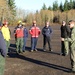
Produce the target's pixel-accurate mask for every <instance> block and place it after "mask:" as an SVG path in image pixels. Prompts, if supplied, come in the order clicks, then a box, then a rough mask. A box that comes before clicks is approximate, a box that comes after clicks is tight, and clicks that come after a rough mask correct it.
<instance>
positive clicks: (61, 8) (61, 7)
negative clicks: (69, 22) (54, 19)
mask: <svg viewBox="0 0 75 75" xmlns="http://www.w3.org/2000/svg"><path fill="white" fill-rule="evenodd" d="M59 9H60V10H61V12H63V11H64V8H63V5H62V2H61V4H60V6H59Z"/></svg>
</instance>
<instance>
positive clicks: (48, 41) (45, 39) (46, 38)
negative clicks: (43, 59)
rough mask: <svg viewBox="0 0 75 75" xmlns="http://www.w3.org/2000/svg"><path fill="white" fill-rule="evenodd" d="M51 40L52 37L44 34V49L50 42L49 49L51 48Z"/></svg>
mask: <svg viewBox="0 0 75 75" xmlns="http://www.w3.org/2000/svg"><path fill="white" fill-rule="evenodd" d="M50 42H51V40H50V37H46V36H44V38H43V49H45V48H46V43H48V46H49V50H51V44H50Z"/></svg>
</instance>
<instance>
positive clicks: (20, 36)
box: [14, 21, 52, 53]
mask: <svg viewBox="0 0 75 75" xmlns="http://www.w3.org/2000/svg"><path fill="white" fill-rule="evenodd" d="M28 32H29V34H30V35H31V52H33V51H37V49H36V45H37V41H38V37H39V35H40V33H41V30H40V28H39V27H38V26H37V25H36V21H33V25H32V27H30V29H29V31H28V30H27V28H26V27H25V23H22V21H19V22H18V25H17V27H15V30H14V34H15V41H16V50H17V53H22V52H25V46H26V42H27V38H28ZM51 33H52V29H51V27H50V26H49V22H46V26H45V27H44V28H43V29H42V34H43V36H44V43H43V50H44V51H46V42H48V45H49V50H50V51H51V45H50V34H51Z"/></svg>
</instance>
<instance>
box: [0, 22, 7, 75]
mask: <svg viewBox="0 0 75 75" xmlns="http://www.w3.org/2000/svg"><path fill="white" fill-rule="evenodd" d="M1 25H2V23H1V22H0V75H3V74H4V68H5V57H6V44H5V41H4V37H3V35H2V32H1Z"/></svg>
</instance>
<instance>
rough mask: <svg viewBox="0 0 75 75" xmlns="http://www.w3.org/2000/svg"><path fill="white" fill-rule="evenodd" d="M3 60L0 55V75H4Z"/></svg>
mask: <svg viewBox="0 0 75 75" xmlns="http://www.w3.org/2000/svg"><path fill="white" fill-rule="evenodd" d="M4 68H5V58H4V57H3V56H1V55H0V75H4Z"/></svg>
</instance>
